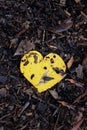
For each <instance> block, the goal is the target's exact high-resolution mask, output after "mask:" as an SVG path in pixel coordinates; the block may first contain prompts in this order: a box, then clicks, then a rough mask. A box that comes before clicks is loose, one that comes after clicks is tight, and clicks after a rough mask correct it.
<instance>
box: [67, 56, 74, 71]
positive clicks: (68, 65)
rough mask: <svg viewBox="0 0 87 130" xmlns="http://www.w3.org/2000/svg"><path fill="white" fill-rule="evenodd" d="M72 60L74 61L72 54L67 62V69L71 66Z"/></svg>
mask: <svg viewBox="0 0 87 130" xmlns="http://www.w3.org/2000/svg"><path fill="white" fill-rule="evenodd" d="M73 62H74V58H73V56H72V57H71V58H70V59H69V61H68V62H67V67H68V69H70V68H71V66H72V64H73Z"/></svg>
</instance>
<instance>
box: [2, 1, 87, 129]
mask: <svg viewBox="0 0 87 130" xmlns="http://www.w3.org/2000/svg"><path fill="white" fill-rule="evenodd" d="M27 40H29V41H30V42H32V41H33V44H30V45H29V47H28V48H27V47H26V46H25V47H24V49H23V48H22V51H19V50H20V47H19V49H18V46H19V45H20V43H21V41H22V42H25V41H27ZM17 49H18V50H17ZM33 49H35V50H37V51H39V52H41V53H42V55H43V56H45V55H46V54H48V53H50V52H55V53H57V54H59V55H60V56H61V57H62V58H63V60H64V61H65V63H66V65H67V72H66V76H65V78H64V79H63V80H62V81H61V82H60V83H58V84H56V85H55V86H54V87H53V88H52V89H50V90H48V91H45V92H43V93H41V94H39V93H38V92H37V91H36V90H35V89H34V88H33V87H32V85H31V84H30V83H29V82H28V81H27V80H26V79H25V78H24V77H23V76H22V74H21V73H20V60H21V57H22V56H23V54H24V53H25V52H27V51H30V50H33ZM72 58H73V60H72ZM0 130H87V1H86V0H17V1H15V0H0Z"/></svg>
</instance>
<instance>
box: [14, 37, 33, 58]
mask: <svg viewBox="0 0 87 130" xmlns="http://www.w3.org/2000/svg"><path fill="white" fill-rule="evenodd" d="M32 49H35V44H34V42H33V41H31V40H29V39H25V40H22V41H21V42H20V44H19V46H18V48H17V50H16V52H15V54H14V56H16V55H23V54H25V53H27V52H28V51H30V50H32Z"/></svg>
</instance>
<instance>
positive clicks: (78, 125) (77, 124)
mask: <svg viewBox="0 0 87 130" xmlns="http://www.w3.org/2000/svg"><path fill="white" fill-rule="evenodd" d="M82 123H83V119H81V120H80V121H78V122H77V123H76V125H75V126H74V127H73V128H71V130H79V127H80V126H81V124H82Z"/></svg>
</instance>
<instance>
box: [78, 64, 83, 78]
mask: <svg viewBox="0 0 87 130" xmlns="http://www.w3.org/2000/svg"><path fill="white" fill-rule="evenodd" d="M76 73H77V77H78V78H81V79H83V66H82V65H81V64H79V65H78V67H77V68H76Z"/></svg>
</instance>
